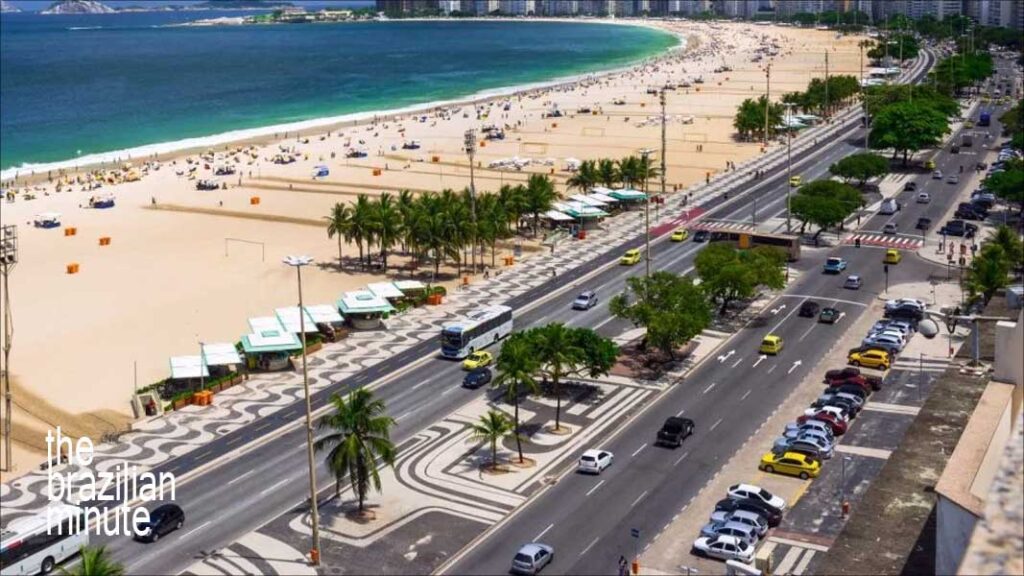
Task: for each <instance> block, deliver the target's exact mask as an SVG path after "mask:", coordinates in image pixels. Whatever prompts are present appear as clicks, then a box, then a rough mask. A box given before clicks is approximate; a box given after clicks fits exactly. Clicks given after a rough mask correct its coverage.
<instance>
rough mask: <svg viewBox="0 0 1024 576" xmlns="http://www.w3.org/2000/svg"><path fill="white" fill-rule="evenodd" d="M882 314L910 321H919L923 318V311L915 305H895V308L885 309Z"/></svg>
mask: <svg viewBox="0 0 1024 576" xmlns="http://www.w3.org/2000/svg"><path fill="white" fill-rule="evenodd" d="M883 314H884V316H885V317H886V318H899V319H902V320H910V321H912V322H919V321H920V320H922V319H923V318H924V311H923V310H921V309H920V308H918V307H917V306H897V307H896V308H892V309H886V310H885V312H884V313H883Z"/></svg>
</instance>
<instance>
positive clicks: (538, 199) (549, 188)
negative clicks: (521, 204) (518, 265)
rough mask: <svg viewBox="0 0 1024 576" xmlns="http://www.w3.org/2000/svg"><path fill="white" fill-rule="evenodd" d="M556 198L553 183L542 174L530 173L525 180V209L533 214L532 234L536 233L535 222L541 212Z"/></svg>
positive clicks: (549, 207)
mask: <svg viewBox="0 0 1024 576" xmlns="http://www.w3.org/2000/svg"><path fill="white" fill-rule="evenodd" d="M556 199H558V195H557V194H556V193H555V185H554V184H552V183H551V179H550V178H548V177H547V176H546V175H544V174H531V175H530V179H529V180H527V181H526V209H527V210H526V211H527V212H528V213H530V214H533V235H534V236H536V235H537V224H538V223H539V222H540V215H541V212H546V211H548V210H550V209H551V204H552V203H553V202H554V201H555V200H556Z"/></svg>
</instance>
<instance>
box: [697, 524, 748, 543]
mask: <svg viewBox="0 0 1024 576" xmlns="http://www.w3.org/2000/svg"><path fill="white" fill-rule="evenodd" d="M700 535H701V536H704V537H706V538H714V537H715V536H732V537H733V538H736V539H737V540H741V541H743V542H746V543H747V544H750V545H751V546H753V545H754V544H757V540H758V535H757V529H756V528H754V527H753V526H751V525H749V524H743V523H740V522H732V521H729V522H724V523H717V522H709V523H708V524H705V525H704V527H703V528H701V529H700Z"/></svg>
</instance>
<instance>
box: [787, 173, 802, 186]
mask: <svg viewBox="0 0 1024 576" xmlns="http://www.w3.org/2000/svg"><path fill="white" fill-rule="evenodd" d="M803 180H804V177H803V176H801V175H800V174H797V175H796V176H790V177H789V185H790V186H792V187H796V186H799V185H800V184H801V183H802V182H803Z"/></svg>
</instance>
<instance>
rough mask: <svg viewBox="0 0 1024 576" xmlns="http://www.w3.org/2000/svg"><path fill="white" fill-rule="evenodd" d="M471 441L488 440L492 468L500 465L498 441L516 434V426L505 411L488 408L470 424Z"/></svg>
mask: <svg viewBox="0 0 1024 576" xmlns="http://www.w3.org/2000/svg"><path fill="white" fill-rule="evenodd" d="M469 428H470V430H471V431H472V434H470V436H469V439H468V441H469V442H487V443H488V444H489V445H490V446H491V469H492V470H493V469H496V468H497V467H498V442H500V441H501V440H504V439H505V438H511V437H513V436H516V426H515V424H513V422H512V421H511V420H509V418H508V416H506V415H505V413H504V412H499V411H497V410H488V411H487V414H484V415H483V416H480V419H479V420H478V421H477V422H475V423H473V424H470V425H469Z"/></svg>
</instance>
